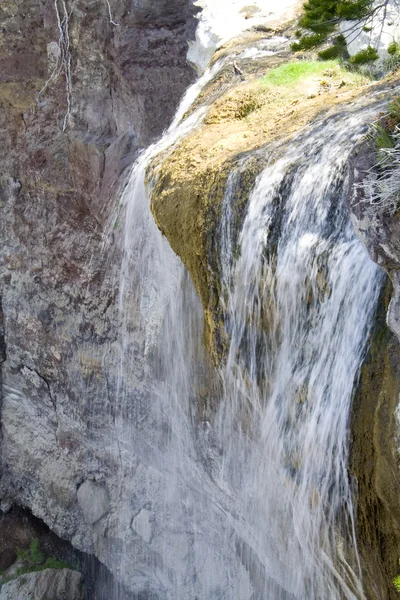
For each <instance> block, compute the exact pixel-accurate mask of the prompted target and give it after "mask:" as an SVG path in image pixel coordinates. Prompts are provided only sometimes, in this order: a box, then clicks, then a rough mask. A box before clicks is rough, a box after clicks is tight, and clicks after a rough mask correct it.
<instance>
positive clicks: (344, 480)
mask: <svg viewBox="0 0 400 600" xmlns="http://www.w3.org/2000/svg"><path fill="white" fill-rule="evenodd" d="M220 67H221V65H220V64H218V65H216V66H214V67H213V70H212V71H206V73H205V75H204V76H203V78H202V79H200V80H199V82H197V83H196V84H195V85H194V86H193V87H192V88H190V90H189V91H188V93H187V95H186V97H185V98H184V99H183V101H182V104H181V106H180V107H179V109H178V112H177V115H176V118H175V119H174V122H173V124H172V125H171V127H170V129H169V130H168V132H166V134H165V135H164V136H163V138H162V139H161V140H160V142H158V143H157V144H155V145H153V146H152V147H150V148H149V149H148V150H147V151H146V152H145V153H143V154H142V156H141V157H140V158H139V160H138V162H137V164H136V166H135V167H134V169H133V171H132V175H131V178H130V182H129V184H128V186H127V188H126V190H125V193H124V199H123V200H124V202H125V204H126V224H125V233H124V258H123V265H122V270H121V282H120V308H121V315H122V331H123V335H122V338H121V339H122V343H121V361H120V371H121V373H120V375H121V376H120V388H119V407H118V410H117V414H116V427H117V434H118V435H117V438H118V439H117V443H118V446H119V447H118V451H119V455H120V459H121V475H120V495H121V497H124V495H125V496H126V497H127V498H129V501H127V504H128V505H130V506H131V507H133V506H134V507H135V509H134V510H136V516H135V517H134V519H133V521H132V523H131V522H130V519H131V516H130V515H131V513H129V514H126V515H119V520H120V527H121V530H124V529H126V530H127V531H129V532H130V533H129V534H128V535H127V536H126V537H127V539H128V541H127V545H126V547H125V549H124V551H123V552H122V554H121V565H120V569H121V573H122V572H124V571H126V570H130V572H131V573H133V575H132V577H131V580H132V581H133V582H134V583H133V584H132V585H133V588H134V589H135V590H136V591H137V592H143V590H145V591H146V592H147V593H148V596H147V597H151V598H158V599H160V600H161V599H162V600H164V599H165V600H167V599H168V600H186V599H188V600H189V599H193V600H194V599H197V600H223V599H224V600H233V599H234V598H235V599H237V600H295V599H296V600H328V599H329V600H335V599H337V600H339V599H342V598H346V599H347V600H354V599H360V600H361V599H362V598H363V597H364V596H363V591H362V581H361V576H360V565H359V558H358V553H357V547H356V540H355V533H354V507H353V495H354V489H353V488H352V484H351V481H350V479H349V476H348V472H347V465H348V453H349V439H348V438H349V417H350V409H351V400H352V394H353V389H354V384H355V381H356V379H357V375H358V372H359V368H360V365H361V362H362V358H363V354H364V352H365V347H366V343H367V339H368V334H369V330H370V327H371V324H372V320H373V315H374V311H375V308H376V303H377V299H378V295H379V291H380V286H381V282H382V276H381V273H380V270H379V269H378V267H377V266H376V265H374V264H373V263H372V262H371V260H370V259H369V257H368V256H367V253H366V251H365V250H364V248H363V247H362V245H361V243H360V242H359V241H358V239H357V238H356V236H355V234H354V231H353V228H352V225H351V221H350V217H349V215H348V212H347V209H346V207H345V201H344V198H345V191H346V186H347V185H348V184H347V179H346V160H347V157H348V154H349V152H350V151H351V149H352V147H353V145H354V143H355V141H356V140H357V139H358V138H359V137H360V135H361V134H362V132H363V130H364V127H365V123H367V122H368V121H369V119H370V118H371V115H372V114H373V113H374V112H375V111H376V108H374V109H368V108H365V109H364V108H362V107H361V104H360V106H359V107H358V108H357V107H354V106H353V107H352V108H349V109H348V110H346V111H343V112H342V113H341V114H340V115H337V116H335V117H331V118H329V119H326V120H325V121H323V120H321V121H320V122H318V123H315V124H314V125H313V126H310V127H309V128H307V129H306V130H305V131H303V132H302V133H301V134H299V135H298V136H297V137H295V138H294V139H292V140H290V142H281V143H278V144H275V145H274V146H271V147H270V148H268V149H266V151H265V153H266V156H268V157H269V164H268V166H267V167H266V168H265V170H264V171H263V173H262V174H261V175H260V177H259V178H258V180H257V182H256V185H255V187H254V189H253V191H252V192H251V194H250V197H249V200H248V205H247V208H246V214H245V217H244V221H243V225H242V228H241V231H240V232H239V235H237V232H234V231H233V225H232V210H233V209H232V206H233V205H234V200H235V194H236V193H237V185H238V172H239V171H233V172H232V173H231V175H230V177H229V180H228V184H227V187H226V190H225V197H224V204H223V219H222V223H221V228H220V240H219V244H220V247H219V248H216V252H219V253H220V261H221V267H222V269H221V279H222V283H223V295H222V298H221V301H222V302H223V305H224V314H225V327H226V330H227V333H228V335H229V339H230V347H229V350H228V353H227V357H226V361H225V362H224V364H223V365H221V368H220V372H219V373H215V377H216V378H217V379H218V380H219V382H220V388H221V389H223V393H222V395H221V397H220V398H219V401H218V403H217V404H218V407H219V408H218V410H217V413H216V414H215V416H214V419H213V420H210V422H208V421H207V422H199V421H198V419H197V411H196V405H197V403H198V390H199V385H200V380H201V377H202V376H204V356H203V354H204V349H202V327H203V322H202V311H201V306H200V302H199V299H198V298H197V295H196V293H195V291H194V288H193V285H192V282H191V280H190V277H189V275H188V273H187V272H186V270H185V268H184V267H183V265H182V263H181V262H180V260H179V259H178V257H176V256H175V254H174V253H173V252H172V250H171V248H170V246H169V244H168V242H167V240H166V239H165V238H163V237H162V235H161V234H160V232H159V230H158V229H157V227H156V225H155V223H154V221H153V218H152V216H151V213H150V209H149V199H148V195H147V192H146V185H145V173H146V169H147V167H148V165H149V164H150V162H151V161H152V160H154V159H155V157H157V155H158V154H159V153H161V152H162V151H164V150H165V149H167V148H168V147H170V146H171V145H173V144H174V143H175V142H176V141H177V140H179V139H180V137H181V136H184V135H186V134H187V133H188V132H190V131H191V130H192V129H193V128H194V127H196V126H198V124H199V123H200V122H201V119H202V117H203V115H204V114H205V112H206V107H203V108H202V109H199V110H197V111H196V112H195V113H193V114H192V115H191V116H190V117H189V118H188V119H186V120H182V117H183V115H184V114H185V113H186V111H187V109H188V108H189V106H190V105H191V103H192V102H193V100H194V99H195V97H197V95H198V93H199V92H200V91H201V89H202V86H203V85H204V84H205V83H206V82H207V81H208V80H209V79H210V78H211V77H212V76H213V75H214V74H215V73H216V72H217V71H218V69H219V68H220ZM239 168H245V162H243V163H242V164H241V165H240V167H238V169H239ZM237 250H239V251H238V252H237ZM237 256H238V258H236V257H237ZM202 369H203V371H202ZM132 378H133V379H134V382H135V383H134V384H133V383H131V382H132V381H133V379H132ZM131 385H134V386H135V394H134V399H133V400H132V390H131V389H130V386H131ZM132 465H134V466H132ZM132 472H134V476H133V475H132ZM127 474H129V477H130V479H129V477H128V476H127ZM128 480H130V481H133V485H132V486H131V487H129V486H128V484H127V481H128ZM130 495H131V496H132V497H131V496H130ZM138 507H141V508H138ZM128 512H129V511H128ZM132 530H133V533H132ZM131 538H132V539H131ZM132 565H133V566H132ZM143 597H144V596H143Z"/></svg>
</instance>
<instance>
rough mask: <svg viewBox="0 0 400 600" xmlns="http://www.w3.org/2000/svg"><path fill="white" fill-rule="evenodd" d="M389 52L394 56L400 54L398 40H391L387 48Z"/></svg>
mask: <svg viewBox="0 0 400 600" xmlns="http://www.w3.org/2000/svg"><path fill="white" fill-rule="evenodd" d="M387 51H388V54H390V55H391V56H394V55H395V54H399V52H400V44H398V43H397V42H391V43H390V44H389V46H388V48H387Z"/></svg>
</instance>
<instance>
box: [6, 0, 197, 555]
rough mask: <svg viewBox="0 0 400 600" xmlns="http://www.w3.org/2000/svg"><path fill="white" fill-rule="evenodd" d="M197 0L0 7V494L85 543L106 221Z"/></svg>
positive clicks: (158, 110)
mask: <svg viewBox="0 0 400 600" xmlns="http://www.w3.org/2000/svg"><path fill="white" fill-rule="evenodd" d="M195 12H196V10H195V9H194V8H193V6H192V4H191V2H188V1H186V0H175V1H170V0H168V1H164V2H156V3H154V2H149V1H147V0H139V1H133V0H127V1H123V2H119V1H118V2H117V1H113V0H111V1H110V2H108V1H106V0H105V1H103V0H98V1H96V2H91V1H86V0H80V1H79V2H73V3H72V2H66V3H64V2H61V1H58V0H55V1H54V2H53V1H48V0H43V1H42V0H29V2H26V1H25V0H23V1H22V0H21V1H17V2H15V1H12V2H11V1H10V2H9V1H7V0H6V1H5V2H2V3H1V7H0V21H1V23H2V26H1V31H0V56H1V59H0V106H1V110H0V121H1V125H0V130H1V133H0V139H1V142H0V143H1V147H2V152H1V158H0V213H1V214H0V240H1V242H0V246H1V250H0V363H1V383H2V387H1V483H0V497H1V498H3V499H4V498H8V499H11V500H12V501H15V502H16V503H18V504H21V505H24V506H27V507H29V508H30V509H31V510H32V511H33V513H34V514H35V515H37V516H38V517H40V518H41V519H43V520H44V521H45V522H46V523H47V524H48V525H49V526H50V527H51V528H52V529H53V530H54V531H55V532H57V533H58V534H59V535H60V536H62V537H63V538H66V539H69V540H71V541H72V543H73V544H74V545H75V546H76V547H78V548H80V549H82V550H86V551H89V552H93V551H94V546H95V544H96V539H97V538H96V534H94V530H93V528H94V527H95V526H96V524H98V523H101V522H102V519H103V517H104V516H105V515H107V514H108V513H109V510H110V504H111V503H112V502H114V501H115V495H116V494H117V492H116V491H115V489H114V492H113V491H112V490H110V487H111V488H112V486H113V485H116V483H115V482H116V478H117V474H118V469H119V466H120V455H119V451H118V447H117V445H116V442H115V433H114V424H115V423H114V419H115V405H114V402H115V400H114V395H113V390H114V388H115V385H116V384H115V381H116V370H117V366H116V362H117V361H116V356H117V355H118V347H117V342H116V339H117V320H118V317H117V313H116V307H115V297H116V292H117V286H116V280H117V277H116V273H117V271H118V268H119V267H118V265H119V263H120V257H119V250H118V248H116V247H115V248H113V245H112V244H111V246H110V248H111V249H108V251H107V253H104V252H103V248H104V246H103V235H104V230H105V228H106V227H107V228H109V227H110V225H109V221H110V214H111V212H112V211H113V210H114V208H115V202H116V198H117V192H118V190H119V188H120V186H121V184H122V182H123V179H124V175H125V174H126V172H127V168H128V167H129V165H130V164H131V163H132V162H133V160H134V158H135V156H136V155H137V153H138V150H139V149H140V148H142V147H144V146H145V145H147V144H148V143H149V142H150V141H152V140H153V139H154V138H155V137H156V136H158V135H160V133H161V132H162V130H163V129H164V128H165V127H166V126H167V124H168V123H169V121H170V119H171V117H172V115H173V113H174V110H175V107H176V104H177V102H178V100H179V98H180V96H181V95H182V93H183V92H184V90H185V89H186V87H187V86H188V84H189V83H190V82H191V80H192V79H193V76H194V74H193V71H192V69H191V67H190V66H189V65H188V64H187V61H186V52H187V42H188V39H190V38H191V37H192V35H193V32H194V28H195V19H194V14H195ZM111 229H112V226H111ZM139 343H140V342H139ZM132 378H133V382H132V387H133V388H134V387H135V382H136V383H137V381H136V379H135V375H133V376H132ZM110 448H111V449H110ZM106 479H109V480H110V482H109V483H107V485H106V484H105V480H106ZM113 482H114V483H113ZM103 522H104V520H103ZM97 526H98V525H97ZM100 527H101V526H100ZM103 533H104V531H103ZM105 546H107V544H105ZM102 552H103V554H104V553H107V548H105V549H103V551H102V550H101V549H99V548H98V553H99V554H102ZM105 562H108V563H110V562H112V558H110V557H109V558H108V559H107V558H106V559H105ZM111 566H112V565H111Z"/></svg>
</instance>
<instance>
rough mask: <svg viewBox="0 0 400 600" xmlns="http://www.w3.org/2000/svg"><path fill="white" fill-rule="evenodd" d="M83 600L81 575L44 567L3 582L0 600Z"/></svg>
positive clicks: (66, 570)
mask: <svg viewBox="0 0 400 600" xmlns="http://www.w3.org/2000/svg"><path fill="white" fill-rule="evenodd" d="M50 598H51V599H52V600H83V598H84V591H83V587H82V577H81V574H80V573H78V572H77V571H71V570H70V569H44V570H43V571H39V572H37V573H26V574H25V575H20V576H19V577H16V578H15V579H13V580H12V581H9V582H8V583H5V584H4V585H3V586H2V588H1V591H0V600H47V599H50Z"/></svg>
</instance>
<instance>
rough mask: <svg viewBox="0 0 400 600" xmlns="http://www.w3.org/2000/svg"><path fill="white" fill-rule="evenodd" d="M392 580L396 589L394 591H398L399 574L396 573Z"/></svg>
mask: <svg viewBox="0 0 400 600" xmlns="http://www.w3.org/2000/svg"><path fill="white" fill-rule="evenodd" d="M399 565H400V558H399ZM392 582H393V585H394V587H395V589H396V592H400V575H396V577H393V579H392Z"/></svg>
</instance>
